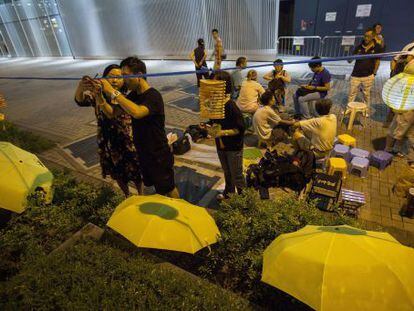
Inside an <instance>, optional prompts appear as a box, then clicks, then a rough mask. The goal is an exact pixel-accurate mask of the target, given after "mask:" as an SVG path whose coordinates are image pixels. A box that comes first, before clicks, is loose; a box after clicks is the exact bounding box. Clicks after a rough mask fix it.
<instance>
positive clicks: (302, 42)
mask: <svg viewBox="0 0 414 311" xmlns="http://www.w3.org/2000/svg"><path fill="white" fill-rule="evenodd" d="M293 45H305V38H304V37H294V38H293Z"/></svg>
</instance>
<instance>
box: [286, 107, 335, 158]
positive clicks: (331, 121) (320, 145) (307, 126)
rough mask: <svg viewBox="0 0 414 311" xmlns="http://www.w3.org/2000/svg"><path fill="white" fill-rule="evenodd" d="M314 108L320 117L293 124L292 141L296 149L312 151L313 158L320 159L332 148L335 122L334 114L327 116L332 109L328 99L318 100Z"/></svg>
mask: <svg viewBox="0 0 414 311" xmlns="http://www.w3.org/2000/svg"><path fill="white" fill-rule="evenodd" d="M315 106H316V112H317V113H318V114H319V115H320V117H318V118H314V119H309V120H303V121H299V122H297V123H295V125H294V127H295V128H296V131H295V133H294V134H293V139H294V142H295V143H296V145H297V146H296V147H297V148H298V149H300V150H312V151H313V153H314V154H315V157H316V158H317V159H320V158H324V157H325V156H327V155H328V153H329V152H330V151H331V150H332V148H333V144H334V140H335V137H336V130H337V120H336V116H335V115H334V114H329V112H330V110H331V107H332V101H331V100H330V99H320V100H318V101H317V102H316V105H315Z"/></svg>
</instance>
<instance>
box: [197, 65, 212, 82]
mask: <svg viewBox="0 0 414 311" xmlns="http://www.w3.org/2000/svg"><path fill="white" fill-rule="evenodd" d="M203 66H204V65H203ZM204 67H205V68H207V64H206V65H205V66H204ZM195 69H196V70H201V68H197V67H195ZM196 76H197V86H198V87H200V80H201V78H202V77H204V79H209V78H210V75H209V74H208V71H206V72H204V73H196Z"/></svg>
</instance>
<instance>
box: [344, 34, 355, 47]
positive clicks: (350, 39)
mask: <svg viewBox="0 0 414 311" xmlns="http://www.w3.org/2000/svg"><path fill="white" fill-rule="evenodd" d="M354 44H355V36H343V37H342V42H341V45H345V46H350V45H354Z"/></svg>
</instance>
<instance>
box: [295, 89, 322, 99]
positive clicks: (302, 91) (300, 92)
mask: <svg viewBox="0 0 414 311" xmlns="http://www.w3.org/2000/svg"><path fill="white" fill-rule="evenodd" d="M316 92H317V91H315V90H308V89H304V88H302V87H300V88H298V89H297V90H296V95H297V96H299V97H303V96H306V95H309V94H312V93H316Z"/></svg>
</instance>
